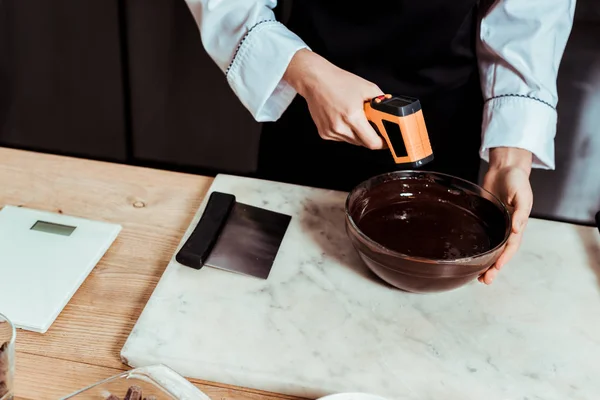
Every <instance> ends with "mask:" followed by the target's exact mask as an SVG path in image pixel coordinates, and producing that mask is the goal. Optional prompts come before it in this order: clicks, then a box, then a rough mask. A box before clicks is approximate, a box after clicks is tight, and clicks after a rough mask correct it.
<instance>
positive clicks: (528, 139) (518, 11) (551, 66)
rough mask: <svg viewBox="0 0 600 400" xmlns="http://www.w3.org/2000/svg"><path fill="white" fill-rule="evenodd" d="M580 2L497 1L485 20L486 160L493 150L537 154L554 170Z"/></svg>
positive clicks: (540, 164) (481, 52)
mask: <svg viewBox="0 0 600 400" xmlns="http://www.w3.org/2000/svg"><path fill="white" fill-rule="evenodd" d="M574 11H575V0H496V1H495V2H494V4H493V5H492V6H491V8H490V9H489V10H488V12H487V13H486V15H485V16H483V18H482V20H481V26H480V33H479V37H478V41H477V55H478V60H479V69H480V73H481V82H482V89H483V94H484V98H485V100H486V103H485V107H484V114H483V127H482V128H483V133H482V135H483V136H482V146H481V157H482V158H483V159H484V160H488V157H489V149H491V148H494V147H518V148H523V149H526V150H529V151H531V152H532V153H533V155H534V159H533V166H534V168H544V169H554V136H555V134H556V123H557V114H556V105H557V102H558V96H557V84H556V79H557V74H558V68H559V64H560V61H561V59H562V56H563V53H564V49H565V46H566V43H567V39H568V37H569V35H570V32H571V28H572V25H573V14H574Z"/></svg>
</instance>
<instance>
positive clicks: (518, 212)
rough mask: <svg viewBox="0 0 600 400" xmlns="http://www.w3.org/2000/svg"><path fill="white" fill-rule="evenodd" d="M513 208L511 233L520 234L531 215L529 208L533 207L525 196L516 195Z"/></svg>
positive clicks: (529, 199) (528, 197) (530, 200)
mask: <svg viewBox="0 0 600 400" xmlns="http://www.w3.org/2000/svg"><path fill="white" fill-rule="evenodd" d="M513 206H514V212H513V214H512V231H513V233H522V232H523V230H524V229H525V226H526V225H527V220H528V219H529V214H530V213H531V207H532V206H533V202H532V199H531V197H530V196H527V195H523V196H521V195H516V196H515V199H514V202H513Z"/></svg>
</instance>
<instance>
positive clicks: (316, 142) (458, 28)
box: [257, 0, 483, 190]
mask: <svg viewBox="0 0 600 400" xmlns="http://www.w3.org/2000/svg"><path fill="white" fill-rule="evenodd" d="M477 3H478V2H477V0H421V1H416V0H396V1H392V0H390V1H378V2H369V3H367V2H350V1H347V0H345V1H340V0H296V1H294V2H293V4H292V6H291V13H290V18H289V21H287V23H286V25H287V26H288V28H289V29H291V30H292V31H293V32H295V33H296V34H298V36H300V37H301V38H302V39H303V40H304V41H305V42H306V43H307V44H308V46H310V47H311V49H312V50H314V51H315V52H316V53H318V54H320V55H321V56H323V57H325V58H326V59H328V60H329V61H331V62H332V63H334V64H335V65H337V66H338V67H340V68H343V69H345V70H347V71H349V72H352V73H354V74H356V75H359V76H361V77H362V78H364V79H367V80H369V81H371V82H373V83H375V84H377V85H378V86H379V87H380V88H381V89H382V90H383V91H384V92H385V93H394V94H399V95H407V96H413V97H417V98H419V99H420V101H421V104H422V107H423V115H424V117H425V123H426V125H427V129H428V133H429V137H430V141H431V145H432V148H433V152H434V158H435V159H434V161H433V162H432V163H430V164H427V165H426V166H424V167H423V168H422V169H426V170H434V171H439V172H444V173H447V174H451V175H456V176H459V177H462V178H465V179H468V180H470V181H476V180H477V176H478V171H479V162H480V161H479V154H478V150H479V146H480V142H481V121H482V112H483V101H482V95H481V89H480V82H479V75H478V69H477V60H476V55H475V38H476V29H477V20H476V17H477ZM367 4H368V5H367ZM396 168H397V167H396V166H395V164H394V162H393V159H392V156H391V154H390V152H389V150H387V149H385V150H376V151H373V150H369V149H366V148H364V147H360V146H354V145H351V144H347V143H341V142H332V141H326V140H323V139H321V137H320V136H319V134H318V132H317V128H316V126H315V124H314V122H313V121H312V119H311V116H310V113H309V111H308V106H307V104H306V101H305V100H304V98H302V97H301V96H296V98H295V99H294V101H293V102H292V104H291V105H290V106H289V108H288V109H287V110H286V111H285V112H284V114H283V116H282V117H281V118H280V119H279V120H278V121H276V122H271V123H265V124H263V128H262V134H261V141H260V151H259V160H258V170H257V175H258V176H259V177H260V178H263V179H269V180H276V181H281V182H290V183H296V184H301V185H308V186H315V187H322V188H329V189H337V190H350V189H352V187H354V186H355V185H357V184H358V183H360V182H361V181H363V180H365V179H368V178H369V177H371V176H374V175H377V174H380V173H384V172H388V171H392V170H395V169H396Z"/></svg>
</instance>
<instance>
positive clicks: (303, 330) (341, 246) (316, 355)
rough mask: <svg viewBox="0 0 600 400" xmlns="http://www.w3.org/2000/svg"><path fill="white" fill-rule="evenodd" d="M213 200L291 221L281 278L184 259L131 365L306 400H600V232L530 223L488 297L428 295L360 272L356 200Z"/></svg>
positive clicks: (271, 194)
mask: <svg viewBox="0 0 600 400" xmlns="http://www.w3.org/2000/svg"><path fill="white" fill-rule="evenodd" d="M213 190H219V191H223V192H228V193H232V194H235V195H236V196H237V199H238V201H240V202H245V203H248V204H251V205H255V206H260V207H264V208H267V209H271V210H274V211H279V212H284V213H287V214H290V215H292V222H291V224H290V227H289V229H288V232H287V234H286V236H285V238H284V242H283V244H282V247H281V249H280V252H279V254H278V256H277V259H276V262H275V265H274V268H273V270H272V272H271V275H270V277H269V279H268V280H261V279H257V278H251V277H247V276H243V275H238V274H234V273H230V272H226V271H220V270H216V269H211V268H203V269H201V270H199V271H196V270H193V269H190V268H188V267H184V266H182V265H179V264H178V263H177V262H176V261H175V260H174V257H173V259H172V260H171V262H170V263H169V265H168V267H167V269H166V271H165V273H164V275H163V276H162V278H161V280H160V282H159V283H158V286H157V287H156V289H155V291H154V293H153V295H152V297H151V298H150V300H149V302H148V304H147V305H146V307H145V309H144V311H143V313H142V314H141V316H140V318H139V320H138V321H137V323H136V325H135V327H134V329H133V331H132V332H131V335H130V336H129V338H128V340H127V342H126V344H125V346H124V347H123V349H122V353H121V355H122V357H123V359H124V361H125V362H127V363H128V364H129V365H131V366H133V367H139V366H146V365H151V364H155V363H164V364H166V365H168V366H169V367H171V368H173V369H175V370H176V371H178V372H180V373H181V374H183V375H184V376H187V377H192V378H198V379H203V380H208V381H216V382H221V383H227V384H232V385H238V386H243V387H249V388H256V389H262V390H267V391H273V392H277V393H284V394H289V395H297V396H301V397H307V398H316V397H319V396H322V395H326V394H331V393H336V392H352V391H362V392H369V393H373V394H378V395H381V396H384V397H387V398H389V399H390V400H440V399H444V400H481V399H486V400H526V399H527V400H538V399H543V400H567V399H569V400H583V399H586V400H587V399H590V400H591V399H597V398H599V396H600V379H599V376H600V238H599V237H600V236H599V234H598V231H597V230H595V229H593V228H587V227H580V226H574V225H569V224H562V223H556V222H548V221H542V220H531V221H530V223H529V226H528V228H527V231H526V233H525V238H524V242H523V244H522V248H521V250H520V252H519V253H518V255H517V256H516V257H515V259H514V260H513V262H512V263H510V264H509V265H507V266H506V267H505V270H503V271H502V273H501V274H500V275H499V276H498V278H497V280H496V282H495V283H494V284H493V285H491V286H490V287H486V286H484V285H482V284H479V283H478V282H473V283H471V284H469V285H467V286H464V287H462V288H460V289H457V290H454V291H451V292H445V293H440V294H428V295H416V294H410V293H404V292H401V291H399V290H396V289H393V288H390V287H388V286H386V285H385V284H383V283H382V282H380V281H379V280H378V279H376V278H375V277H374V276H373V275H372V274H371V273H370V272H369V271H368V270H367V269H366V267H365V266H364V265H363V264H362V263H361V261H360V260H359V258H358V257H357V255H356V254H355V252H354V250H353V249H352V247H351V245H350V243H349V241H348V239H347V237H346V234H345V230H344V212H343V207H344V201H345V196H346V195H345V194H344V193H340V192H332V191H325V190H319V189H313V188H305V187H299V186H292V185H284V184H279V183H274V182H266V181H260V180H254V179H248V178H240V177H233V176H227V175H219V176H218V177H217V178H216V180H215V181H214V183H213V185H212V187H211V189H210V191H213ZM174 195H176V194H174ZM206 198H208V196H207V197H206ZM204 206H205V203H203V204H202V206H201V207H200V209H199V210H198V213H197V214H196V216H195V219H194V221H193V223H192V225H191V226H194V225H195V223H197V221H198V219H199V218H200V215H201V213H202V210H203V208H204ZM191 229H192V228H191V227H190V229H189V230H188V232H187V233H186V234H185V236H184V237H183V239H182V241H181V244H183V242H184V241H185V240H186V238H187V236H188V235H189V234H190V233H191Z"/></svg>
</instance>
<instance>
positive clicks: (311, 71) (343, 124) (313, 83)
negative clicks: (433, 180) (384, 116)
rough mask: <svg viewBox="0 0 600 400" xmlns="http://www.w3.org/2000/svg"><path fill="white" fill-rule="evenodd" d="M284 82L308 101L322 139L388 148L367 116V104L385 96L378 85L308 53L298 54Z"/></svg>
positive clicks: (300, 52) (291, 63)
mask: <svg viewBox="0 0 600 400" xmlns="http://www.w3.org/2000/svg"><path fill="white" fill-rule="evenodd" d="M283 79H284V80H285V81H286V82H288V83H289V84H290V85H291V86H292V87H293V88H294V89H296V91H297V92H298V93H299V94H300V95H301V96H302V97H304V99H306V102H307V103H308V109H309V110H310V115H311V116H312V119H313V121H314V122H315V125H316V126H317V129H318V131H319V136H321V138H323V139H325V140H334V141H343V142H348V143H352V144H355V145H359V146H365V147H367V148H369V149H372V150H376V149H382V148H385V147H386V144H385V141H384V140H383V139H382V138H381V137H380V136H379V135H378V134H377V133H376V132H375V130H374V129H373V128H372V127H371V125H370V124H369V121H367V117H366V116H365V112H364V102H365V101H366V100H370V99H372V98H374V97H377V96H379V95H382V94H383V92H382V91H381V89H379V87H378V86H377V85H375V84H374V83H371V82H369V81H367V80H365V79H362V78H361V77H359V76H356V75H354V74H352V73H350V72H348V71H345V70H343V69H341V68H338V67H336V66H335V65H333V64H331V63H330V62H329V61H327V60H326V59H324V58H323V57H321V56H319V55H317V54H316V53H313V52H312V51H310V50H306V49H303V50H300V51H298V52H296V54H295V55H294V57H293V58H292V61H291V62H290V64H289V65H288V68H287V70H286V72H285V74H284V76H283Z"/></svg>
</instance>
